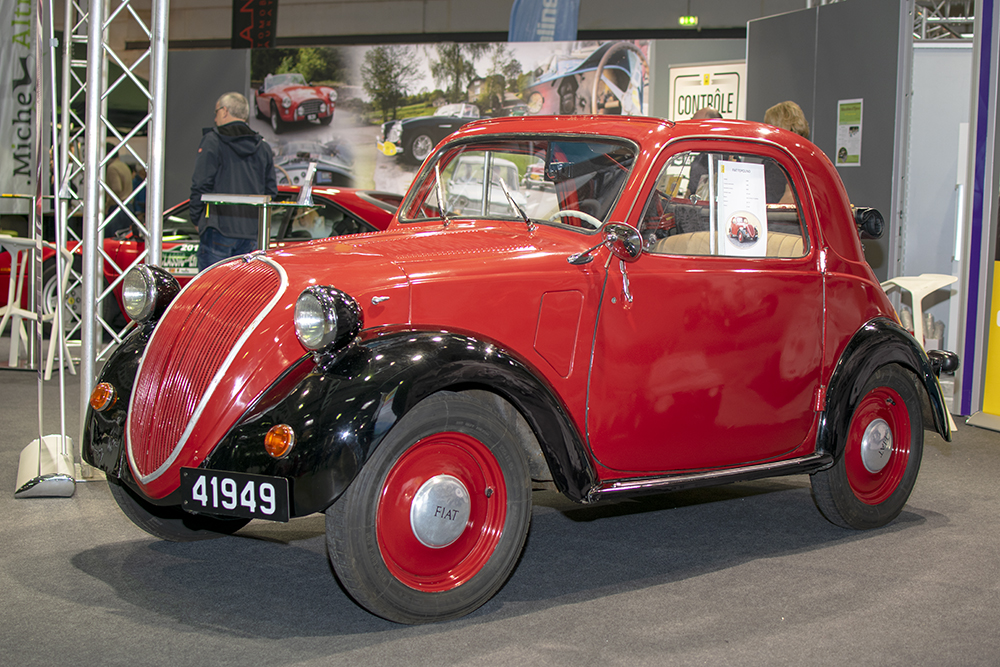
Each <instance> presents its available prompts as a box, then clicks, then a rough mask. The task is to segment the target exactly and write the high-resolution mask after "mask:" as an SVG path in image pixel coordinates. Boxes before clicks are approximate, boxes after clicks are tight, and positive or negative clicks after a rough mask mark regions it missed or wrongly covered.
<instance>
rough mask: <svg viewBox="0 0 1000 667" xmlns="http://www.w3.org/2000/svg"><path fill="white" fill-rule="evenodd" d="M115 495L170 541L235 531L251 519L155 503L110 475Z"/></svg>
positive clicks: (128, 512)
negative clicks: (196, 512)
mask: <svg viewBox="0 0 1000 667" xmlns="http://www.w3.org/2000/svg"><path fill="white" fill-rule="evenodd" d="M108 487H109V488H110V489H111V497H112V498H114V499H115V502H116V503H118V507H120V508H121V510H122V512H123V513H124V514H125V516H127V517H128V518H129V519H130V520H131V521H132V523H134V524H135V525H137V526H138V527H139V528H142V529H143V530H144V531H146V532H147V533H149V534H150V535H152V536H153V537H158V538H160V539H161V540H167V541H168V542H197V541H199V540H213V539H215V538H217V537H222V536H224V535H231V534H232V533H235V532H236V531H237V530H239V529H240V528H242V527H243V526H245V525H247V524H248V523H250V519H220V518H216V517H210V516H200V515H197V514H190V513H189V512H185V511H184V510H182V509H181V508H180V507H177V506H168V507H163V506H160V505H154V504H152V503H150V502H147V501H146V500H143V499H142V498H140V497H139V496H137V495H136V494H135V493H134V492H133V491H132V490H131V489H129V488H128V487H127V486H125V485H124V484H122V483H121V482H119V481H118V480H116V479H114V478H112V477H108Z"/></svg>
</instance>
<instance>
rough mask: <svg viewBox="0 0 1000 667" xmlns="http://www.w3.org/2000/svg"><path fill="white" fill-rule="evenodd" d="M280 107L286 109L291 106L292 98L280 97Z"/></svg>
mask: <svg viewBox="0 0 1000 667" xmlns="http://www.w3.org/2000/svg"><path fill="white" fill-rule="evenodd" d="M281 106H283V107H285V108H286V109H287V108H288V107H290V106H292V98H290V97H282V98H281Z"/></svg>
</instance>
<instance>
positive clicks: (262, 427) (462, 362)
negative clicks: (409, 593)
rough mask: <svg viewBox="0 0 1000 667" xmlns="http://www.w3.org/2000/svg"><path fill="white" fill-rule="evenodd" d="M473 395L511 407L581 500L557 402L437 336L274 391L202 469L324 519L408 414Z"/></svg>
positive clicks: (465, 344)
mask: <svg viewBox="0 0 1000 667" xmlns="http://www.w3.org/2000/svg"><path fill="white" fill-rule="evenodd" d="M472 388H477V389H487V390H490V391H493V392H495V393H497V394H499V395H501V396H503V397H504V398H505V399H507V400H508V401H510V402H511V403H512V404H513V405H514V406H515V408H517V409H518V410H519V412H520V413H521V414H522V415H523V416H524V417H525V419H526V420H527V422H528V424H529V426H530V427H531V429H532V431H533V432H534V434H535V436H536V438H537V440H538V442H539V445H540V446H541V449H542V452H543V454H544V456H545V459H546V462H547V463H548V467H549V470H550V472H551V474H552V477H553V481H554V482H555V484H556V485H557V487H558V488H559V489H560V490H561V491H563V492H564V493H565V494H566V495H567V496H569V497H570V498H572V499H575V500H582V499H584V498H585V497H586V494H587V492H588V491H589V489H590V488H591V487H592V485H593V483H594V480H595V474H594V472H593V469H592V467H591V466H590V463H589V459H588V458H587V456H586V454H585V450H584V448H583V445H582V441H581V440H580V437H579V434H578V433H577V432H576V430H575V428H574V427H573V426H572V422H571V420H570V419H569V417H568V415H567V413H566V411H565V409H564V408H563V406H562V404H561V403H560V401H559V400H558V399H557V398H556V396H555V393H554V392H553V391H552V390H551V389H550V388H549V387H548V386H547V385H545V383H544V382H543V381H542V380H541V379H540V378H539V377H538V376H536V375H535V374H534V373H533V372H532V371H531V369H530V368H529V367H528V366H527V365H526V364H524V363H522V362H521V361H519V360H518V359H516V358H514V357H513V356H512V355H511V354H509V353H508V352H506V351H505V350H503V349H502V348H499V347H498V346H496V345H494V344H492V343H490V342H488V341H483V340H481V339H477V338H473V337H471V336H466V335H461V334H456V333H447V332H440V331H438V332H418V331H395V332H392V333H383V334H379V335H373V336H372V337H370V338H368V339H366V340H362V341H361V342H360V343H358V344H356V345H355V346H353V347H352V348H351V349H349V350H347V351H346V352H345V353H343V354H341V355H340V356H338V357H337V359H336V360H335V361H332V362H331V363H327V364H320V365H318V366H317V367H316V368H315V369H314V370H313V371H312V372H311V373H310V374H308V375H307V376H306V377H305V378H303V379H302V380H301V381H299V382H298V383H297V384H296V385H295V386H294V387H288V386H282V384H281V382H279V383H276V384H275V386H274V387H272V388H271V389H270V390H269V391H268V392H267V394H265V396H264V397H263V398H262V400H261V401H260V402H259V404H258V405H257V406H255V407H254V408H252V409H251V410H250V411H249V413H248V417H247V418H246V419H245V420H243V421H241V424H240V425H239V426H237V427H236V428H235V429H234V430H233V431H232V432H230V434H229V435H227V437H226V438H225V439H224V440H223V441H222V442H221V443H220V444H219V446H217V447H216V448H215V449H214V451H213V452H212V453H211V454H210V455H209V456H208V458H207V459H206V460H205V462H204V463H203V467H207V468H212V469H218V470H234V471H244V472H250V473H258V474H266V475H279V476H282V477H287V478H288V479H290V480H291V481H292V514H293V515H294V516H302V515H305V514H310V513H313V512H319V511H323V510H325V509H326V508H327V507H328V506H329V505H330V504H332V503H333V502H334V501H335V500H336V499H337V498H338V497H339V496H340V494H341V493H343V492H344V490H345V489H346V488H347V486H348V485H349V484H350V483H351V481H352V480H353V479H354V477H355V476H356V475H357V474H358V472H359V471H360V469H361V467H362V465H364V463H365V461H367V460H368V458H369V457H370V456H371V454H372V452H373V451H374V450H375V448H376V447H377V446H378V445H379V443H380V442H381V441H382V439H383V438H384V437H385V435H386V433H388V432H389V430H390V429H391V428H392V427H393V426H394V425H395V424H396V423H397V422H398V421H399V419H400V418H401V417H402V416H403V415H405V414H406V413H407V412H409V411H410V410H411V409H412V408H413V406H415V405H416V404H417V403H419V402H420V401H421V400H423V399H424V398H426V397H428V396H430V395H431V394H433V393H435V392H438V391H460V390H462V389H472ZM276 424H287V425H288V426H291V427H292V429H293V430H294V431H295V434H296V444H295V446H294V448H293V449H292V451H291V452H290V453H289V454H288V455H287V456H286V457H285V458H283V459H280V460H275V459H273V458H271V457H270V456H268V455H267V454H266V453H265V452H264V449H263V440H264V436H265V434H266V433H267V431H268V429H270V428H271V427H272V426H274V425H276Z"/></svg>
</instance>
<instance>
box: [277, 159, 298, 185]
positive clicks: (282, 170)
mask: <svg viewBox="0 0 1000 667" xmlns="http://www.w3.org/2000/svg"><path fill="white" fill-rule="evenodd" d="M274 168H275V169H277V170H278V171H280V172H281V175H282V176H284V177H285V183H287V184H288V185H295V183H292V177H291V176H289V175H288V172H287V171H285V168H284V167H282V166H280V165H277V164H276V165H274Z"/></svg>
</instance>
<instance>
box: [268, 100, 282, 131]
mask: <svg viewBox="0 0 1000 667" xmlns="http://www.w3.org/2000/svg"><path fill="white" fill-rule="evenodd" d="M271 129H272V130H273V131H274V133H275V134H281V133H282V132H284V131H285V121H283V120H281V114H280V113H278V105H277V104H275V103H274V102H271Z"/></svg>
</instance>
